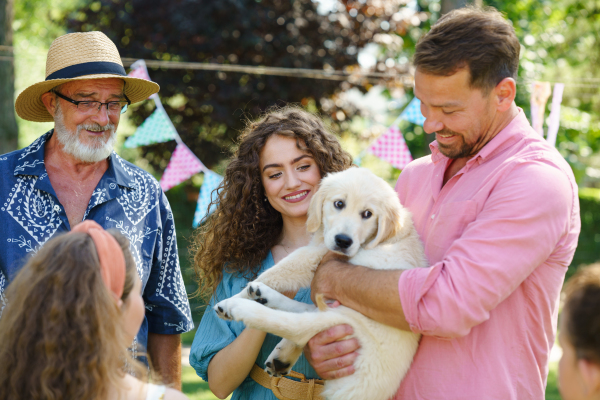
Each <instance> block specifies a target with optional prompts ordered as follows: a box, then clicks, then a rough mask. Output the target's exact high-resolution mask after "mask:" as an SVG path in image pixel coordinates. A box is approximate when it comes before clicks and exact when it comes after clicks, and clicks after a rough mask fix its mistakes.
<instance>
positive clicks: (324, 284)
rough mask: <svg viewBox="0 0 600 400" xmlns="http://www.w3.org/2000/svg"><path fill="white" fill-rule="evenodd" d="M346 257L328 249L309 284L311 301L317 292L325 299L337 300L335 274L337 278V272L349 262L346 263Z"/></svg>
mask: <svg viewBox="0 0 600 400" xmlns="http://www.w3.org/2000/svg"><path fill="white" fill-rule="evenodd" d="M338 261H342V262H344V264H345V265H344V266H341V265H340V263H338ZM347 261H348V257H345V256H342V255H340V254H338V253H334V252H333V251H328V252H327V254H325V256H324V257H323V258H322V259H321V262H320V263H319V266H318V267H317V270H316V271H315V275H314V277H313V280H312V283H311V285H310V290H311V298H312V301H313V303H314V302H315V296H316V295H317V294H319V293H321V294H323V295H324V296H325V299H326V300H338V301H339V299H338V298H337V296H336V294H335V283H336V276H337V277H338V278H339V276H340V275H339V274H340V273H342V272H343V271H341V270H340V267H341V268H344V267H346V266H349V265H350V264H346V263H347ZM338 305H339V303H338Z"/></svg>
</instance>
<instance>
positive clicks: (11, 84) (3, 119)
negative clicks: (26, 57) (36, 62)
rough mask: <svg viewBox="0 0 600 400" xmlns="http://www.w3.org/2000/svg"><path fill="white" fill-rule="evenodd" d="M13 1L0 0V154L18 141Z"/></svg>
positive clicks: (13, 146)
mask: <svg viewBox="0 0 600 400" xmlns="http://www.w3.org/2000/svg"><path fill="white" fill-rule="evenodd" d="M13 1H14V0H0V154H4V153H8V152H10V151H13V150H16V149H17V147H18V142H19V128H18V127H17V121H16V118H15V100H14V97H15V68H14V58H13V54H14V53H13V47H12V21H13Z"/></svg>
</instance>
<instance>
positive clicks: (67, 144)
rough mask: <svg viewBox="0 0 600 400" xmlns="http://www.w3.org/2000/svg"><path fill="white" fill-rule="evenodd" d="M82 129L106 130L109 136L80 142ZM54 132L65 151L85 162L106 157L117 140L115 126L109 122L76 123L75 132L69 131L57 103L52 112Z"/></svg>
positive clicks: (93, 161) (97, 160) (94, 161)
mask: <svg viewBox="0 0 600 400" xmlns="http://www.w3.org/2000/svg"><path fill="white" fill-rule="evenodd" d="M84 129H87V130H92V131H107V132H108V133H109V136H108V138H105V137H104V136H102V137H90V138H89V139H90V140H91V141H92V142H91V143H89V144H86V143H82V142H81V131H83V130H84ZM54 133H55V134H56V138H57V139H58V142H59V143H60V144H62V146H63V151H64V152H65V153H67V154H70V155H71V156H73V157H75V158H76V159H78V160H80V161H82V162H85V163H96V162H99V161H102V160H105V159H107V158H108V157H109V156H110V154H111V153H112V151H113V148H114V145H115V142H116V140H117V134H116V130H115V126H114V125H113V124H112V123H110V122H109V123H108V124H106V125H104V126H101V125H100V124H97V123H91V124H80V125H77V130H76V131H75V132H72V131H69V130H68V129H67V127H66V126H65V121H64V115H63V113H62V110H61V108H60V105H59V104H57V107H56V111H55V113H54Z"/></svg>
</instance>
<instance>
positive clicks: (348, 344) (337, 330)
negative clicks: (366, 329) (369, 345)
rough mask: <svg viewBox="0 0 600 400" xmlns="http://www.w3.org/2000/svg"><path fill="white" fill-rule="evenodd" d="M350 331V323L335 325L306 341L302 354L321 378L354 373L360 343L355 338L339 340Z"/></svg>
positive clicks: (340, 376)
mask: <svg viewBox="0 0 600 400" xmlns="http://www.w3.org/2000/svg"><path fill="white" fill-rule="evenodd" d="M352 333H353V330H352V327H351V326H350V325H337V326H334V327H332V328H329V329H328V330H326V331H323V332H321V333H319V334H317V335H315V336H314V337H313V338H312V339H310V340H309V341H308V343H307V345H306V346H305V347H304V356H305V357H306V359H307V360H308V362H309V363H310V365H312V367H313V368H314V370H315V371H316V372H317V374H319V376H320V377H321V378H323V379H337V378H342V377H344V376H348V375H352V374H353V373H354V365H353V364H354V360H356V357H358V353H357V352H356V350H358V349H359V348H360V345H359V343H358V340H356V338H350V339H347V340H341V339H342V338H344V337H346V336H348V335H351V334H352Z"/></svg>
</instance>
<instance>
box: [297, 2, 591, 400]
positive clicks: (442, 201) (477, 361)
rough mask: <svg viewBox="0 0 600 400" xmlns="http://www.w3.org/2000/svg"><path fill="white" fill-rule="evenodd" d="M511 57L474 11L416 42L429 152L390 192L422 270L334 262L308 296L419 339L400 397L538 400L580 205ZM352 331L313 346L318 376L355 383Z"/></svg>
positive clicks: (501, 36) (505, 29) (336, 330)
mask: <svg viewBox="0 0 600 400" xmlns="http://www.w3.org/2000/svg"><path fill="white" fill-rule="evenodd" d="M519 50H520V44H519V42H518V39H517V38H516V36H515V33H514V30H513V28H512V26H511V25H510V24H509V23H508V22H507V21H506V20H505V19H504V18H503V17H502V16H501V14H500V13H498V12H496V11H482V10H478V9H474V8H467V9H461V10H455V11H453V12H451V13H449V14H446V15H445V16H443V17H442V18H441V19H440V20H439V22H438V23H437V24H436V25H435V26H433V27H432V29H431V31H430V32H429V33H428V34H426V35H425V36H424V37H423V38H422V39H421V41H420V42H419V43H418V45H417V48H416V52H415V59H414V63H415V66H416V73H415V96H417V97H418V98H419V99H420V100H421V104H422V105H421V111H422V113H423V115H424V116H425V118H426V122H425V124H424V126H423V127H424V129H425V131H426V132H427V133H435V134H436V141H435V142H433V143H432V144H431V151H432V154H431V155H430V156H427V157H423V158H421V159H418V160H416V161H414V162H412V163H411V164H410V165H409V166H408V167H406V169H405V170H404V171H403V172H402V174H401V175H400V178H399V179H398V183H397V185H396V191H397V192H398V196H399V197H400V201H401V202H402V204H403V205H404V206H405V207H406V208H408V209H409V210H410V211H411V212H412V214H413V218H414V222H415V226H416V228H417V231H418V232H419V235H420V237H421V239H422V240H423V243H424V245H425V253H426V255H427V258H428V260H429V263H430V267H429V268H423V269H413V270H407V271H388V270H372V269H367V268H364V267H361V266H354V265H351V264H348V263H346V262H344V260H340V259H339V258H338V257H337V256H336V255H335V254H333V253H331V254H329V255H328V256H326V258H325V259H324V261H323V262H322V263H321V265H320V267H319V269H318V271H317V273H316V275H315V279H314V280H313V284H312V293H313V294H314V293H324V294H325V296H326V297H328V298H330V299H334V300H338V301H339V302H340V303H341V304H344V305H345V306H348V307H351V308H353V309H355V310H357V311H359V312H361V313H363V314H365V315H368V316H370V317H371V318H373V319H375V320H377V321H380V322H382V323H385V324H388V325H391V326H395V327H398V328H400V329H405V330H412V331H413V332H418V333H421V334H423V338H422V340H421V344H420V346H419V349H418V351H417V354H416V355H415V358H414V361H413V364H412V366H411V369H410V371H409V372H408V374H407V375H406V377H405V378H404V380H403V382H402V384H401V386H400V389H399V391H398V393H397V395H396V396H395V398H396V399H477V400H480V399H502V400H506V399H543V398H544V391H545V386H546V378H547V375H548V355H549V353H550V349H551V347H552V345H553V343H554V337H555V334H556V322H557V314H558V308H557V306H558V300H559V294H560V289H561V286H562V283H563V280H564V276H565V273H566V271H567V267H568V266H569V264H570V262H571V259H572V258H573V253H574V252H575V247H576V245H577V238H578V235H579V229H580V221H579V203H578V196H577V185H576V183H575V179H574V177H573V174H572V172H571V169H570V167H569V166H568V164H567V163H566V162H565V160H564V159H563V158H562V157H561V156H560V154H559V153H558V152H557V151H556V149H554V148H552V147H551V146H549V145H548V144H547V143H546V142H545V141H544V139H543V138H542V137H541V136H540V135H539V134H537V133H536V132H535V131H534V130H533V129H532V128H531V126H530V125H529V123H528V121H527V119H526V117H525V115H524V113H523V110H521V109H520V108H518V107H517V106H516V105H515V103H514V98H515V94H516V84H515V80H516V77H517V69H518V60H519ZM350 332H351V328H350V327H348V326H343V325H342V326H337V327H333V328H331V329H329V330H328V331H325V332H322V333H321V334H319V335H317V336H315V337H314V338H313V339H312V340H311V341H310V342H309V345H308V346H307V350H306V353H307V357H309V360H311V362H312V364H313V366H314V367H315V370H316V371H317V373H319V375H320V376H322V377H323V378H326V379H331V378H339V377H342V376H346V375H349V374H351V373H352V372H353V366H352V363H353V361H354V359H355V357H356V350H357V348H358V344H357V342H356V340H355V339H350V340H340V339H342V338H344V336H346V335H348V334H349V333H350Z"/></svg>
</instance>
